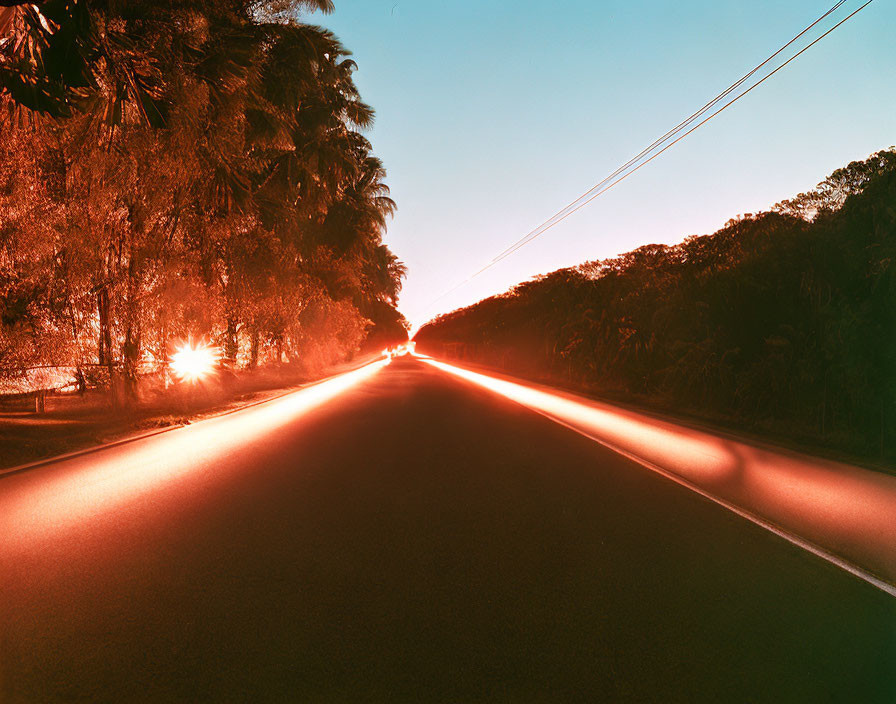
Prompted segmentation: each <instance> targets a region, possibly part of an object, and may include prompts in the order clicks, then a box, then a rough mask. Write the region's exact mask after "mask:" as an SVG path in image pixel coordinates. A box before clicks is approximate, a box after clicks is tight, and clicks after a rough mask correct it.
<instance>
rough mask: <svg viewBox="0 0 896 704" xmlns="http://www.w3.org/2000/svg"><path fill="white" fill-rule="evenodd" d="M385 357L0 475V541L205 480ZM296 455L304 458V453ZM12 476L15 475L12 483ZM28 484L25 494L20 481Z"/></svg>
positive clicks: (364, 374) (366, 373)
mask: <svg viewBox="0 0 896 704" xmlns="http://www.w3.org/2000/svg"><path fill="white" fill-rule="evenodd" d="M386 364H388V361H387V360H380V361H377V362H373V363H371V364H368V365H366V366H364V367H361V368H360V369H356V370H353V371H350V372H347V373H345V374H342V375H340V376H336V377H333V378H330V379H327V380H325V381H322V382H319V383H317V384H313V385H311V386H307V387H305V388H302V389H299V390H298V391H296V392H294V393H290V394H287V395H285V396H280V397H277V398H275V399H272V400H270V401H266V402H262V403H260V404H257V405H255V406H251V407H248V408H245V409H240V410H237V411H235V412H232V413H230V414H226V415H221V416H217V417H214V418H209V419H207V420H203V421H199V422H197V423H194V424H192V425H188V426H186V427H182V428H177V429H175V430H172V431H171V432H167V433H162V434H160V435H154V436H152V437H147V438H145V439H140V440H135V441H134V442H131V443H126V444H121V445H114V446H111V447H108V448H98V449H97V450H96V451H91V452H87V453H85V454H81V455H78V456H75V457H72V458H70V459H65V460H62V461H60V462H58V463H52V464H50V465H48V466H43V467H40V468H39V469H35V470H33V471H32V470H28V471H25V472H21V473H18V474H11V475H10V476H8V477H6V478H0V488H2V489H4V492H3V493H2V494H0V541H2V540H3V537H2V536H12V535H15V536H16V539H17V540H19V541H23V544H24V543H27V540H26V538H27V536H28V535H32V536H35V537H37V536H40V535H44V534H46V533H47V532H49V531H55V530H63V529H66V528H68V527H70V526H72V525H77V524H78V523H80V522H83V521H85V520H90V519H91V518H95V517H96V518H98V517H100V516H101V515H103V514H110V513H114V512H115V511H117V510H121V509H123V508H124V507H125V506H126V505H127V504H128V503H130V502H134V501H138V500H141V498H143V497H146V496H147V495H148V494H150V493H151V492H152V491H154V490H156V489H158V488H160V487H162V486H166V485H170V484H173V483H176V482H178V481H191V482H197V483H199V484H201V483H202V476H201V475H203V474H215V473H218V472H223V471H227V468H228V466H229V465H228V457H229V456H230V455H232V454H234V453H236V452H237V451H241V450H245V449H246V448H250V450H253V451H254V450H258V451H261V450H263V440H264V438H265V437H266V436H267V435H268V434H270V433H273V432H276V431H277V430H278V429H281V428H283V427H285V426H287V425H289V424H290V423H292V422H294V421H295V420H296V419H297V418H299V417H301V416H302V415H304V414H306V413H308V412H309V411H311V410H313V409H315V408H318V407H320V406H322V405H323V404H325V403H327V402H328V401H331V400H332V399H334V398H336V397H337V396H339V395H340V394H342V393H344V392H345V391H347V390H349V389H350V388H352V387H354V386H356V385H357V384H359V383H361V382H362V381H364V380H365V379H368V378H369V377H371V376H372V375H373V374H376V373H377V372H378V371H379V370H381V369H382V368H383V367H384V366H386ZM298 461H301V458H299V460H298ZM7 482H10V483H9V484H7ZM22 483H24V484H26V485H27V487H28V491H27V492H25V493H24V500H18V498H17V492H16V491H15V490H14V489H15V486H16V485H21V484H22Z"/></svg>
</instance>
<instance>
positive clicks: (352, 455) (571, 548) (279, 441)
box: [0, 358, 896, 703]
mask: <svg viewBox="0 0 896 704" xmlns="http://www.w3.org/2000/svg"><path fill="white" fill-rule="evenodd" d="M303 393H304V392H303ZM260 413H261V411H259V410H258V409H254V410H253V409H250V410H248V411H245V412H242V413H237V414H234V415H231V416H228V417H226V418H222V419H218V420H216V421H211V422H208V423H205V424H198V425H196V426H194V427H189V428H186V429H183V430H178V431H175V432H173V433H167V434H165V435H162V436H158V437H156V438H150V439H147V440H144V441H141V442H140V443H135V444H134V445H130V446H127V445H126V446H123V447H120V448H116V449H114V450H108V451H104V452H101V453H99V454H96V455H87V456H85V457H81V458H76V459H73V460H70V461H67V462H64V463H60V464H57V465H53V466H50V467H46V468H42V469H37V470H32V471H28V472H23V473H20V474H14V475H10V476H6V477H3V478H0V701H2V702H4V703H5V702H54V701H109V702H123V701H148V702H169V701H172V702H173V701H214V702H222V701H246V702H249V701H252V702H258V701H289V702H292V701H296V702H304V701H308V702H341V701H346V702H348V701H351V702H359V701H388V702H405V701H406V702H420V701H440V702H478V701H497V702H541V701H545V702H559V701H660V702H675V701H682V702H694V701H708V702H720V701H725V702H737V701H768V702H789V701H795V702H820V701H825V702H827V701H835V702H836V701H841V702H878V701H879V702H894V701H896V599H893V598H892V597H890V596H888V595H887V594H884V593H883V592H881V591H879V590H877V589H875V588H874V587H872V586H870V585H868V584H866V583H865V582H862V581H860V580H858V579H857V578H855V577H853V576H851V575H849V574H847V573H845V572H843V571H841V570H839V569H838V568H836V567H835V566H833V565H831V564H829V563H827V562H825V561H823V560H821V559H819V558H817V557H815V556H813V555H811V554H809V553H807V552H804V551H802V550H801V549H799V548H797V547H795V546H794V545H792V544H790V543H788V542H786V541H784V540H783V539H781V538H779V537H777V536H775V535H773V534H771V533H769V532H767V531H765V530H763V529H762V528H760V527H758V526H756V525H754V524H752V523H750V522H748V521H745V520H743V519H742V518H739V517H738V516H736V515H734V514H732V513H730V512H729V511H726V510H725V509H723V508H721V507H720V506H718V505H716V504H714V503H712V502H710V501H708V500H706V499H704V498H702V497H700V496H699V495H696V494H694V493H692V492H690V491H688V490H687V489H685V488H683V487H681V486H679V485H677V484H675V483H673V482H671V481H669V480H667V479H664V478H662V477H660V476H658V475H656V474H654V473H652V472H651V471H649V470H647V469H645V468H643V467H642V466H640V465H638V464H636V463H634V462H632V461H630V460H627V459H624V458H622V457H620V456H618V455H615V454H613V453H612V452H610V451H609V450H607V449H605V448H603V447H602V446H601V445H599V444H597V443H595V442H593V441H591V440H588V439H586V438H584V437H582V436H580V435H578V434H576V433H574V432H572V431H570V430H568V429H567V428H564V427H562V426H560V425H557V424H555V423H553V422H552V421H550V420H548V419H547V418H545V417H543V416H541V415H538V414H536V413H533V412H531V411H528V410H526V409H524V408H522V407H520V406H518V405H516V404H514V403H512V402H510V401H507V400H504V399H502V398H500V397H498V396H496V395H494V394H491V393H490V392H488V391H485V390H482V389H479V388H477V387H474V386H472V385H469V384H467V383H466V382H463V381H460V380H457V379H456V378H453V377H451V376H449V375H447V374H445V373H443V372H440V371H438V370H436V369H433V368H432V367H429V366H427V365H424V364H422V363H420V362H418V361H415V360H413V359H410V358H404V359H399V360H396V361H395V362H393V363H392V364H391V365H390V366H388V367H385V368H383V369H382V370H380V371H378V372H377V373H376V374H374V375H372V376H369V377H367V378H365V379H363V380H361V381H360V382H359V383H357V384H356V385H354V386H352V387H351V388H349V389H347V390H345V391H344V392H343V393H341V394H340V395H337V396H335V397H334V398H331V399H329V400H327V401H326V402H322V403H321V404H320V405H317V406H316V407H314V408H311V409H310V410H307V411H305V412H303V413H295V414H294V415H290V414H289V413H287V412H286V411H283V413H282V414H281V421H280V422H268V421H269V419H270V418H271V416H264V415H259V414H260ZM253 414H254V415H253ZM266 419H267V420H266ZM210 438H212V439H211V440H210ZM214 438H217V440H214Z"/></svg>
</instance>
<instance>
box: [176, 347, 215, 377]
mask: <svg viewBox="0 0 896 704" xmlns="http://www.w3.org/2000/svg"><path fill="white" fill-rule="evenodd" d="M220 357H221V352H220V350H219V349H218V348H217V347H212V346H210V345H194V344H192V343H187V344H185V345H183V346H182V347H180V348H179V349H178V350H177V352H175V353H174V354H173V355H171V371H173V372H174V374H175V376H177V378H178V379H180V380H181V381H187V382H190V383H195V382H197V381H201V380H202V379H204V378H205V377H206V376H208V375H209V374H211V373H212V371H214V369H215V366H216V365H217V364H218V360H219V359H220Z"/></svg>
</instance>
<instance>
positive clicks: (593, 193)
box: [424, 0, 874, 314]
mask: <svg viewBox="0 0 896 704" xmlns="http://www.w3.org/2000/svg"><path fill="white" fill-rule="evenodd" d="M873 1H874V0H867V2H865V3H864V4H863V5H861V6H860V7H859V8H858V9H856V10H854V11H853V12H852V13H850V14H849V15H847V16H846V17H845V18H844V19H842V20H840V21H839V22H838V23H837V24H835V25H834V26H833V27H831V28H830V29H828V30H827V31H826V32H824V33H823V34H822V35H820V36H819V37H817V38H816V39H814V40H813V41H812V42H810V43H809V44H808V45H806V46H805V47H803V48H802V49H801V50H800V51H798V52H797V53H796V54H794V55H793V56H791V57H790V58H789V59H787V60H786V61H785V62H784V63H782V64H781V65H780V66H778V67H777V68H775V69H774V70H773V71H771V72H770V73H768V74H767V75H765V76H763V77H762V78H761V79H760V80H758V81H757V82H756V83H754V84H752V85H751V86H749V87H748V88H747V89H746V90H744V91H743V92H741V93H739V94H737V95H736V96H735V97H734V98H733V99H732V100H730V101H728V102H727V103H725V104H724V105H722V107H720V108H719V109H718V110H716V111H715V112H713V113H711V114H710V115H709V116H708V117H706V118H705V119H703V120H702V121H701V122H699V123H697V124H696V125H695V126H693V127H691V128H690V129H688V130H687V131H686V132H684V133H683V134H679V133H680V132H681V131H682V130H683V129H685V128H686V127H688V126H689V125H691V124H692V123H693V122H694V121H695V120H696V119H698V118H699V117H701V116H702V115H704V114H706V113H707V112H708V111H709V110H710V109H712V108H713V107H714V106H716V105H718V104H719V103H720V102H721V101H722V100H724V99H725V98H726V97H728V96H729V95H731V93H733V92H734V91H735V90H737V88H739V87H740V86H742V85H743V84H744V83H745V82H746V81H747V80H749V79H750V78H751V77H752V76H754V75H755V74H756V73H757V72H758V71H760V70H761V69H762V68H763V67H764V66H766V65H768V64H769V63H770V62H771V61H773V60H774V59H775V58H776V57H778V56H779V55H780V54H781V53H782V52H783V51H785V50H786V49H787V48H788V47H790V46H791V45H793V44H794V43H795V42H796V41H798V40H799V39H800V38H801V37H803V36H804V35H805V34H806V33H807V32H809V31H810V30H811V29H813V28H814V27H815V26H817V25H818V24H819V23H820V22H822V21H823V20H824V19H826V18H827V17H829V16H830V15H831V14H832V13H834V12H836V10H838V9H839V8H840V7H841V6H842V5H843V4H844V3H845V2H846V0H840V2H838V3H836V4H835V5H834V6H833V7H831V8H830V9H829V10H828V11H827V12H825V13H824V14H823V15H822V16H821V17H819V18H818V19H817V20H815V21H814V22H813V23H812V24H810V25H809V26H808V27H806V28H805V29H804V30H802V31H801V32H800V33H799V34H797V35H796V36H795V37H794V38H793V39H791V40H790V41H789V42H787V43H786V44H785V45H784V46H782V47H781V48H780V49H778V51H776V52H775V53H774V54H772V55H771V56H770V57H769V58H768V59H766V60H765V61H763V62H762V63H761V64H759V65H758V66H756V67H755V68H754V69H753V70H751V71H750V72H749V73H747V74H745V75H744V77H743V78H741V79H739V80H738V81H736V82H735V83H733V84H732V85H731V86H729V87H728V88H727V89H726V90H724V91H722V93H720V94H719V95H718V96H716V97H715V98H714V99H713V100H711V101H709V102H708V103H706V104H705V105H704V106H703V107H701V108H700V109H699V110H697V111H696V112H694V113H692V114H691V115H690V116H689V117H687V118H686V119H685V120H683V121H682V122H680V123H679V124H678V125H676V127H674V128H672V129H671V130H669V131H668V132H666V134H664V135H663V136H662V137H660V138H659V139H657V140H655V141H654V142H653V143H652V144H651V145H650V146H648V147H646V148H645V149H643V150H642V151H641V152H640V153H639V154H638V155H637V156H635V157H632V158H631V159H630V160H629V161H628V162H626V163H625V164H624V165H623V166H621V167H619V168H618V169H616V170H615V171H614V172H613V173H612V174H610V175H609V176H607V177H606V178H604V179H602V180H601V181H600V182H598V183H597V184H595V186H593V187H592V188H591V189H589V190H588V191H586V192H585V193H583V194H582V195H581V196H579V197H578V198H577V199H575V200H574V201H572V202H571V203H569V204H568V205H567V206H566V207H564V208H562V209H561V210H559V211H557V212H556V213H555V214H554V215H553V216H551V217H550V218H548V219H547V220H546V221H544V222H543V223H542V224H541V225H539V226H538V227H536V228H535V229H533V230H531V231H530V232H529V233H527V234H526V235H525V236H524V237H522V238H521V239H519V240H517V241H516V242H515V243H513V244H511V245H510V246H509V247H507V248H505V249H504V250H503V251H502V252H501V253H499V254H498V255H496V256H495V257H494V258H493V259H492V260H491V261H489V262H488V263H487V264H486V265H485V266H483V267H482V268H481V269H479V270H478V271H476V272H474V273H473V274H471V275H470V276H468V277H467V278H466V279H464V280H463V281H461V282H460V283H459V284H457V285H456V286H454V287H453V288H450V289H448V290H447V291H445V292H444V293H443V294H441V295H440V296H439V297H438V298H436V299H434V300H433V301H432V302H431V303H430V304H429V305H428V306H427V307H426V309H424V314H425V313H427V312H428V311H429V310H431V309H432V307H433V306H435V304H436V303H438V302H439V301H441V300H442V299H444V298H445V297H446V296H448V295H450V294H451V293H454V292H455V291H457V290H458V289H460V288H462V287H463V286H465V285H466V284H467V283H469V282H470V281H472V280H473V279H475V278H476V277H477V276H479V275H480V274H482V273H484V272H485V271H487V270H488V269H490V268H491V267H493V266H494V265H496V264H497V263H498V262H500V261H502V260H503V259H505V258H507V257H508V256H510V255H511V254H513V253H514V252H516V251H517V250H519V249H521V248H522V247H524V246H525V245H527V244H529V243H530V242H532V241H533V240H535V239H537V238H538V237H540V236H541V235H543V234H544V233H545V232H547V231H548V230H550V229H552V228H553V227H555V226H556V225H558V224H559V223H561V222H563V221H564V220H566V218H568V217H569V216H570V215H572V214H573V213H575V212H577V211H579V210H581V209H582V208H583V207H585V206H586V205H588V204H589V203H591V201H593V200H594V199H595V198H597V197H598V196H600V195H602V194H603V193H606V192H607V191H608V190H610V189H611V188H613V187H614V186H616V185H617V184H618V183H620V182H622V181H624V180H625V179H626V178H628V177H629V176H631V175H632V174H634V173H635V172H636V171H638V170H639V169H641V168H642V167H644V166H646V165H647V164H649V163H650V162H651V161H653V160H654V159H656V158H657V157H658V156H660V155H661V154H663V153H664V152H665V151H667V150H668V149H670V148H671V147H673V146H674V145H675V144H677V143H678V142H680V141H681V140H682V139H684V138H685V137H687V136H688V135H690V134H692V133H693V132H695V131H696V130H697V129H699V128H700V127H702V126H703V125H705V124H706V123H707V122H709V121H710V120H711V119H713V118H714V117H716V116H717V115H718V114H720V113H721V112H723V111H724V110H726V109H727V108H728V107H730V106H731V105H733V104H734V103H736V102H737V101H738V100H740V99H741V98H743V97H744V96H746V95H747V94H748V93H750V92H751V91H753V90H754V89H755V88H757V87H758V86H760V85H761V84H762V83H764V82H765V81H767V80H768V79H769V78H771V77H772V76H774V75H775V74H776V73H778V71H780V70H781V69H783V68H784V67H785V66H787V65H788V64H790V63H791V62H793V61H794V60H796V59H797V58H798V57H799V56H801V55H802V54H803V53H805V52H806V51H808V50H809V49H810V48H811V47H812V46H814V45H815V44H817V43H818V42H820V41H821V40H822V39H824V38H825V37H827V36H828V35H829V34H831V32H833V31H834V30H835V29H837V28H838V27H840V26H841V25H842V24H844V23H845V22H847V21H848V20H850V19H851V18H852V17H854V16H855V15H857V14H858V13H859V12H861V11H862V10H864V9H865V8H866V7H867V6H868V5H870V4H871V3H872V2H873ZM675 135H678V136H677V137H676V138H675V139H674V140H673V141H671V142H669V143H668V144H666V145H665V146H663V147H662V149H659V151H656V153H654V154H652V155H651V156H650V157H649V158H647V159H644V157H646V156H647V155H649V154H651V152H653V151H654V150H656V149H657V148H658V147H660V146H661V145H663V144H664V143H665V142H667V141H668V140H669V139H671V138H672V137H674V136H675ZM642 159H644V160H643V161H641V160H642ZM639 161H640V163H638V162H639ZM633 166H634V168H632V167H633ZM614 179H615V180H614Z"/></svg>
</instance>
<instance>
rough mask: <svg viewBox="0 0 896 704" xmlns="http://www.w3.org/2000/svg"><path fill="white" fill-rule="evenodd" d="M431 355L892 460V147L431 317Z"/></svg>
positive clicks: (895, 278) (425, 331)
mask: <svg viewBox="0 0 896 704" xmlns="http://www.w3.org/2000/svg"><path fill="white" fill-rule="evenodd" d="M415 339H416V341H417V342H418V346H419V349H421V350H422V351H428V352H430V353H431V354H436V355H445V354H447V355H453V356H455V357H456V358H460V359H467V360H469V361H473V362H477V363H482V364H486V365H490V366H494V367H500V368H503V369H507V370H510V371H512V372H514V373H519V374H522V375H528V376H534V377H538V378H544V379H550V380H555V381H560V382H562V383H565V384H569V385H572V386H574V387H576V388H580V389H587V390H588V391H590V392H593V393H596V394H599V395H603V396H606V397H610V398H614V399H619V400H626V401H631V402H636V403H638V404H641V405H645V406H648V407H653V408H657V409H665V410H672V411H674V412H677V413H684V414H689V415H694V416H698V417H702V418H707V419H711V420H715V421H719V422H721V423H724V424H730V425H732V426H734V427H737V428H745V427H746V428H751V429H754V430H756V431H758V432H761V433H763V434H773V435H778V436H782V437H790V438H795V439H797V440H800V441H803V442H809V443H812V444H813V445H823V446H827V447H831V448H837V449H839V450H842V451H845V452H848V453H850V454H853V455H856V456H860V457H864V458H867V459H869V460H872V461H878V460H881V459H883V460H886V461H887V462H893V461H894V460H896V151H894V150H892V149H891V150H887V151H881V152H879V153H876V154H874V155H872V156H871V157H870V158H868V159H867V160H864V161H858V162H854V163H851V164H849V165H848V166H846V167H844V168H841V169H838V170H836V171H835V172H834V173H832V174H831V175H830V176H829V177H828V178H826V179H825V180H824V181H822V182H821V183H820V184H818V186H817V187H816V188H814V189H812V190H811V191H809V192H807V193H802V194H800V195H798V196H796V197H795V198H793V199H790V200H786V201H783V202H781V203H779V204H778V205H776V206H775V207H774V208H773V209H771V210H770V211H769V212H762V213H758V214H747V215H744V216H741V217H738V218H737V219H734V220H731V221H730V222H728V224H727V225H725V227H723V228H722V229H720V230H719V231H718V232H716V233H714V234H711V235H706V236H695V237H689V238H687V239H685V240H684V241H683V242H681V243H680V244H676V245H672V246H666V245H654V244H651V245H646V246H644V247H640V248H638V249H636V250H634V251H632V252H628V253H626V254H623V255H621V256H619V257H615V258H612V259H606V260H600V261H592V262H587V263H585V264H582V265H581V266H577V267H572V268H568V269H561V270H559V271H555V272H553V273H550V274H547V275H545V276H539V277H537V278H535V279H534V280H531V281H528V282H525V283H522V284H520V285H518V286H517V287H515V288H513V289H512V290H510V291H508V292H507V293H504V294H502V295H498V296H494V297H492V298H488V299H486V300H483V301H481V302H480V303H477V304H476V305H473V306H470V307H468V308H465V309H462V310H458V311H455V312H453V313H449V314H447V315H443V316H440V317H439V318H437V319H435V320H434V321H432V322H431V323H430V324H428V325H427V326H425V327H424V328H422V329H421V330H420V332H419V333H418V334H417V335H416V337H415Z"/></svg>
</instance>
